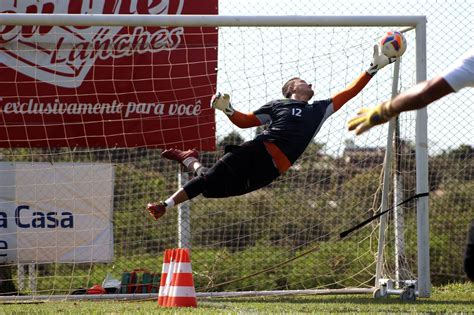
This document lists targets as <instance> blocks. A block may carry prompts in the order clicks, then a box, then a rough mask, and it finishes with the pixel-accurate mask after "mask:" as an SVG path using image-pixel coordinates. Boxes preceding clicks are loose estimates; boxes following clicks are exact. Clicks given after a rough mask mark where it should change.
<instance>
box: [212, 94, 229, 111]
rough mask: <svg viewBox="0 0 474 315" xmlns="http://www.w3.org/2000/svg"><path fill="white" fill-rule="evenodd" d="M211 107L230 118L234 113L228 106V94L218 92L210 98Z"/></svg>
mask: <svg viewBox="0 0 474 315" xmlns="http://www.w3.org/2000/svg"><path fill="white" fill-rule="evenodd" d="M211 107H212V108H215V109H218V110H221V111H223V112H224V114H226V115H227V116H232V114H233V113H234V108H233V107H232V105H231V104H230V96H229V94H222V93H220V92H218V93H216V94H215V95H213V96H212V98H211Z"/></svg>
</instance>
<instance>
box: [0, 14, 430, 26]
mask: <svg viewBox="0 0 474 315" xmlns="http://www.w3.org/2000/svg"><path fill="white" fill-rule="evenodd" d="M423 23H426V17H425V16H423V15H414V16H398V15H387V16H384V15H380V16H345V15H339V16H324V15H317V16H301V15H292V16H280V15H268V16H225V15H143V14H119V15H116V14H24V13H16V14H8V13H1V14H0V25H56V26H68V25H75V26H99V25H100V26H274V27H276V26H279V27H282V26H295V27H309V26H347V27H350V26H414V27H416V26H417V25H419V24H423Z"/></svg>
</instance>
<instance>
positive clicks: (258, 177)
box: [200, 140, 280, 198]
mask: <svg viewBox="0 0 474 315" xmlns="http://www.w3.org/2000/svg"><path fill="white" fill-rule="evenodd" d="M200 176H202V178H203V179H204V185H203V188H204V189H203V191H202V194H203V196H204V197H206V198H224V197H230V196H239V195H243V194H246V193H249V192H251V191H254V190H257V189H259V188H262V187H264V186H267V185H268V184H270V183H271V182H272V181H274V180H275V179H276V178H277V177H278V176H280V173H279V172H278V169H277V168H276V167H275V165H274V164H273V160H272V157H271V156H270V154H269V153H268V151H267V149H266V148H265V145H264V144H263V142H262V141H259V140H252V141H248V142H245V143H243V144H242V145H241V146H233V147H232V149H231V152H228V153H226V154H225V155H224V156H223V157H222V158H221V159H220V160H219V161H217V162H216V164H214V166H212V167H211V168H209V169H204V170H202V172H201V174H200Z"/></svg>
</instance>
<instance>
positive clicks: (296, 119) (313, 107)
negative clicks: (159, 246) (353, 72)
mask: <svg viewBox="0 0 474 315" xmlns="http://www.w3.org/2000/svg"><path fill="white" fill-rule="evenodd" d="M394 61H395V58H387V57H386V56H385V55H383V54H379V51H378V46H374V54H373V59H372V63H371V64H370V67H369V69H368V70H367V71H364V72H363V73H362V74H360V75H359V77H357V79H355V80H354V81H353V82H352V83H351V84H350V85H349V86H348V87H346V88H345V89H343V90H342V91H340V92H339V93H336V94H335V95H334V96H332V97H331V98H329V99H325V100H319V101H314V102H312V103H309V102H308V101H309V100H310V99H311V98H312V97H313V94H314V91H313V89H312V86H311V84H308V83H307V82H305V81H304V80H302V79H300V78H292V79H290V80H289V81H288V82H286V83H285V84H284V85H283V87H282V93H283V96H284V98H283V99H279V100H274V101H271V102H269V103H267V104H265V105H264V106H262V107H261V108H259V109H257V110H256V111H254V112H251V113H242V112H239V111H237V110H235V109H234V108H232V106H231V103H230V97H229V95H227V94H220V93H218V94H216V95H214V96H213V98H212V100H211V105H212V107H213V108H215V109H218V110H221V111H222V112H224V113H225V114H226V115H227V116H228V117H229V119H230V121H231V122H232V123H233V124H235V125H236V126H238V127H240V128H250V127H256V126H260V125H264V124H269V125H268V128H267V129H266V130H265V131H263V132H262V133H261V134H260V135H258V136H257V137H256V138H255V139H254V140H251V141H247V142H245V143H243V144H242V145H241V146H228V147H227V148H226V154H225V155H224V156H223V157H222V158H221V159H219V160H218V161H217V162H216V163H215V164H214V165H213V166H212V167H211V168H205V167H203V166H202V164H201V163H200V162H199V160H198V158H199V154H198V152H197V151H196V150H188V151H181V150H177V149H168V150H164V151H163V152H162V156H163V157H164V158H166V159H170V160H174V161H177V162H179V163H181V164H182V165H183V166H185V167H186V168H188V170H189V171H191V172H193V173H194V175H195V176H194V178H193V179H191V180H190V181H189V182H187V183H186V184H185V185H184V186H183V187H182V188H180V189H179V190H178V191H176V192H175V193H174V194H173V195H172V196H171V197H170V198H168V199H167V200H165V201H161V202H158V203H149V204H148V206H147V210H148V212H149V213H150V214H151V215H152V216H153V217H154V218H155V219H158V218H160V217H161V216H162V215H163V214H165V212H166V209H167V208H170V207H173V206H175V205H177V204H179V203H182V202H184V201H186V200H190V199H193V198H194V197H196V196H198V195H200V194H202V195H203V196H204V197H206V198H224V197H230V196H238V195H243V194H246V193H249V192H251V191H254V190H256V189H259V188H261V187H264V186H266V185H268V184H270V183H271V182H272V181H274V180H275V179H276V178H277V177H278V176H280V175H281V174H283V173H285V172H286V171H287V170H288V169H289V168H290V166H291V165H292V164H293V163H295V161H296V160H297V159H298V158H299V156H300V155H301V154H302V153H303V152H304V150H305V149H306V147H307V146H308V144H309V143H310V142H311V140H312V139H313V138H314V136H315V135H316V134H317V132H318V131H319V129H320V128H321V125H322V124H323V123H324V122H325V120H326V119H327V118H329V116H331V115H332V114H333V113H334V112H336V111H337V110H339V109H340V108H341V107H342V106H343V105H344V104H346V103H347V102H348V101H349V100H350V99H352V98H353V97H354V96H356V95H357V94H358V93H359V92H360V91H361V90H362V89H363V88H364V87H365V86H366V85H367V83H368V82H369V81H370V79H371V78H372V77H373V76H374V75H375V74H376V73H377V71H379V70H380V69H382V68H383V67H385V66H386V65H388V64H389V63H392V62H394Z"/></svg>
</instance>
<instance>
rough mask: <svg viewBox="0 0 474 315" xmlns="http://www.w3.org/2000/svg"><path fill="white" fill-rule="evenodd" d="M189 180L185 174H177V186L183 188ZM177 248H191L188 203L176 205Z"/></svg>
mask: <svg viewBox="0 0 474 315" xmlns="http://www.w3.org/2000/svg"><path fill="white" fill-rule="evenodd" d="M188 180H189V175H188V173H187V172H181V171H180V172H178V186H179V187H183V185H184V184H186V183H187V182H188ZM178 247H179V248H191V216H190V209H189V201H186V202H183V203H180V204H179V205H178Z"/></svg>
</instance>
